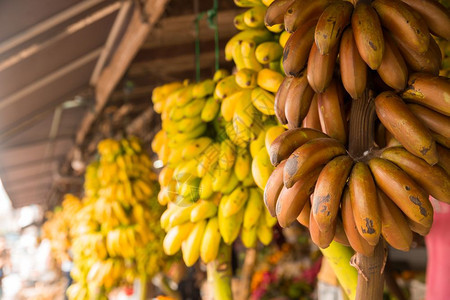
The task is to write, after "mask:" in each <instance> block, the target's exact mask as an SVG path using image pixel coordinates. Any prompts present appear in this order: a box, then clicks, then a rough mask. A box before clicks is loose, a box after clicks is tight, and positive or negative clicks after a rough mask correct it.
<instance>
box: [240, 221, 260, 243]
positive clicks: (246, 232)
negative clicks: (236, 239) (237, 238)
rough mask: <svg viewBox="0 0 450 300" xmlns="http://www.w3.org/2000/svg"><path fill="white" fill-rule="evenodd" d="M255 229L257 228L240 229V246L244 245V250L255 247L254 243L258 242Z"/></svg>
mask: <svg viewBox="0 0 450 300" xmlns="http://www.w3.org/2000/svg"><path fill="white" fill-rule="evenodd" d="M257 229H258V228H257V226H254V227H251V228H245V227H244V228H242V231H241V240H242V244H244V246H245V247H246V248H254V247H256V243H257V242H258V234H257Z"/></svg>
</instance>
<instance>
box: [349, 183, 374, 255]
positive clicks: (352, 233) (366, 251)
mask: <svg viewBox="0 0 450 300" xmlns="http://www.w3.org/2000/svg"><path fill="white" fill-rule="evenodd" d="M341 202H342V206H341V214H342V225H343V227H344V231H345V235H346V236H347V239H348V242H349V243H350V246H352V248H353V249H354V250H355V251H356V252H358V253H361V254H363V255H365V256H372V255H373V250H374V248H375V247H374V246H371V245H370V244H369V243H367V241H366V240H365V239H363V237H362V236H361V235H360V234H359V231H358V230H357V229H356V223H355V218H354V216H353V209H352V203H351V200H350V191H349V189H348V187H347V188H345V189H344V193H343V195H342V200H341Z"/></svg>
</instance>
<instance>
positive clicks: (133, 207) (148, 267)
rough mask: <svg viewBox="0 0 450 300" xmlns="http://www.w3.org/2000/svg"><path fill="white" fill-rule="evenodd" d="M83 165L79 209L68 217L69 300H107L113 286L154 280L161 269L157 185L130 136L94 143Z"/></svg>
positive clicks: (142, 155) (154, 175)
mask: <svg viewBox="0 0 450 300" xmlns="http://www.w3.org/2000/svg"><path fill="white" fill-rule="evenodd" d="M98 152H99V155H100V159H99V161H98V162H94V163H92V164H91V165H89V166H88V168H87V170H86V178H85V179H86V180H85V195H86V197H85V199H84V200H83V207H82V208H81V209H80V210H79V211H78V213H76V214H75V215H74V216H72V219H73V220H74V222H73V225H72V228H71V237H72V253H73V259H74V269H73V270H72V273H71V274H72V276H73V278H74V281H75V283H74V284H72V285H71V286H70V287H69V289H68V291H67V295H68V297H69V299H90V298H92V297H98V298H100V299H103V298H104V299H107V298H106V296H107V293H108V292H109V291H110V290H111V289H112V288H114V287H117V286H120V285H123V284H131V283H132V282H133V281H134V279H135V278H138V277H142V276H143V275H145V276H150V277H151V276H153V275H154V274H156V273H157V272H159V271H160V270H161V268H162V267H163V266H164V262H165V258H164V253H163V250H162V241H163V236H164V232H163V231H162V229H161V227H160V226H159V218H160V216H161V213H162V211H161V207H160V206H159V204H158V203H157V200H156V197H157V193H158V191H159V186H158V184H157V183H156V179H157V176H156V174H155V173H153V172H152V163H151V161H150V159H149V157H148V156H147V154H145V153H144V152H143V151H142V148H141V145H140V143H139V141H138V140H137V139H136V138H134V137H131V138H128V139H122V140H120V141H115V140H112V139H106V140H103V141H101V142H100V143H99V145H98Z"/></svg>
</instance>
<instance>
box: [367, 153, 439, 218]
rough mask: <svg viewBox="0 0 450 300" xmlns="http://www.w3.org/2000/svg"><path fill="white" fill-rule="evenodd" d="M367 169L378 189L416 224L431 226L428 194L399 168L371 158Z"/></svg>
mask: <svg viewBox="0 0 450 300" xmlns="http://www.w3.org/2000/svg"><path fill="white" fill-rule="evenodd" d="M369 167H370V170H371V171H372V174H373V177H374V178H375V181H376V183H377V185H378V187H379V188H380V189H381V190H382V191H383V192H384V193H385V194H386V195H387V196H388V197H389V198H390V199H392V201H394V202H395V204H397V206H398V207H399V208H400V209H401V210H402V211H403V213H404V214H405V215H406V216H407V217H408V218H410V219H411V220H413V221H414V222H416V223H419V224H422V225H423V226H431V224H432V223H433V207H432V206H431V203H430V200H428V194H427V193H426V192H425V191H424V190H423V189H422V188H420V187H419V186H418V185H417V183H416V182H415V181H414V180H413V179H412V178H411V177H409V176H408V175H407V174H406V173H405V172H404V171H402V170H401V169H400V168H399V167H397V166H396V165H394V164H393V163H391V162H390V161H388V160H386V159H382V158H372V159H371V160H370V161H369Z"/></svg>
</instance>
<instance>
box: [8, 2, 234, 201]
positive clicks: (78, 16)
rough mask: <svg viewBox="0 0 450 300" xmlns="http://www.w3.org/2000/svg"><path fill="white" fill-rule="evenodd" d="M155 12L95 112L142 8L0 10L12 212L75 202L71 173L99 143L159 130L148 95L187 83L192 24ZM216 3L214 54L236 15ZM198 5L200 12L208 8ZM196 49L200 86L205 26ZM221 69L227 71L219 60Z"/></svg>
mask: <svg viewBox="0 0 450 300" xmlns="http://www.w3.org/2000/svg"><path fill="white" fill-rule="evenodd" d="M149 1H151V0H149ZM155 2H157V1H156V0H155ZM160 2H161V3H163V4H164V6H165V12H164V14H163V15H162V17H161V18H159V20H158V22H157V23H156V24H155V26H153V27H152V28H151V30H150V31H149V33H148V36H147V38H146V39H145V41H144V42H143V43H141V44H140V47H139V51H138V52H137V54H136V53H135V56H134V54H133V56H134V59H133V60H132V61H131V64H129V66H128V68H127V69H126V72H125V74H123V76H120V80H119V81H118V82H117V84H115V85H114V87H113V89H112V90H111V92H110V93H109V94H108V95H107V96H108V97H107V102H106V104H105V105H104V106H101V107H100V108H99V103H98V101H99V99H98V95H99V93H98V90H99V89H101V87H100V86H99V85H100V84H101V82H102V76H103V77H105V76H106V77H105V78H103V79H107V76H108V72H106V71H104V70H106V69H107V68H109V67H110V66H109V64H110V63H111V64H113V62H114V55H115V51H116V50H117V49H119V50H117V51H120V49H121V48H120V42H121V39H122V38H123V39H125V37H126V30H127V26H131V25H129V24H131V23H132V18H133V17H134V15H133V14H135V13H136V10H140V12H141V13H142V16H143V17H144V16H145V11H142V7H139V6H137V5H136V3H137V2H136V1H105V0H85V1H77V0H41V1H35V0H15V1H0V178H1V179H2V182H3V185H4V186H5V189H6V192H7V193H8V195H9V197H10V199H11V201H12V204H13V207H16V208H17V207H22V206H25V205H29V204H40V205H44V206H45V207H51V206H53V205H55V204H56V203H58V202H59V201H60V200H61V195H62V194H63V193H66V192H74V193H80V191H81V190H82V177H81V174H82V172H80V170H74V169H72V166H73V163H74V161H75V160H81V161H82V162H87V161H89V160H90V159H92V157H93V155H94V152H95V146H96V143H97V142H98V141H99V140H100V139H102V138H105V137H109V136H119V135H120V134H121V133H123V132H126V133H133V134H137V135H139V136H140V137H141V138H143V139H144V140H147V141H148V140H149V139H151V138H152V136H153V135H154V133H155V131H156V130H158V124H159V118H158V116H157V115H155V114H154V112H153V110H152V109H151V103H150V101H149V99H150V94H151V91H152V89H153V88H154V87H155V86H157V85H160V84H162V83H165V82H168V81H173V80H182V79H184V78H190V79H194V78H195V60H194V40H195V30H194V19H195V16H196V14H194V5H193V3H189V2H188V3H186V1H181V0H173V1H170V2H168V1H160ZM167 2H168V4H167V6H166V3H167ZM194 2H195V1H194ZM220 2H221V3H220V10H219V15H218V23H219V28H220V31H219V34H220V46H221V49H223V46H224V44H225V41H226V40H227V39H229V38H230V37H231V36H232V35H233V34H234V33H235V32H236V30H235V29H234V28H233V26H232V25H231V24H232V20H233V17H234V16H235V15H236V13H237V10H236V9H235V7H234V4H233V2H232V1H231V0H230V1H220ZM141 3H142V2H141ZM150 5H151V4H150ZM197 5H198V10H200V11H204V10H207V9H209V8H210V6H212V1H211V3H205V2H204V1H198V3H197ZM200 48H201V52H202V55H201V71H202V76H203V77H205V76H211V74H212V72H213V71H214V69H213V67H214V32H213V31H212V30H211V29H209V27H208V25H207V23H206V21H205V20H202V21H201V23H200ZM220 61H221V65H222V66H230V64H229V63H228V64H227V63H226V62H225V61H224V59H223V53H222V52H221V60H220ZM112 70H113V69H112ZM111 72H113V71H111ZM103 73H105V74H103ZM104 75H105V76H104ZM103 81H107V80H103ZM96 110H98V111H96ZM93 114H95V118H93V117H92V115H93ZM89 117H91V118H92V119H93V121H91V122H90V123H89V122H86V119H89Z"/></svg>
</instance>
